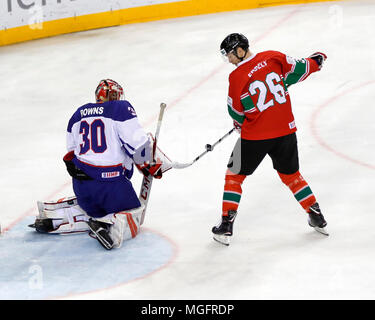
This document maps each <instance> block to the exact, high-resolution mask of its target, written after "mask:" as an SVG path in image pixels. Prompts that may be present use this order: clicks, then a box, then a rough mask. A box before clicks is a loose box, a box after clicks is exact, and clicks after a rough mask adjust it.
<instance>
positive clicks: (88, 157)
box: [67, 100, 148, 180]
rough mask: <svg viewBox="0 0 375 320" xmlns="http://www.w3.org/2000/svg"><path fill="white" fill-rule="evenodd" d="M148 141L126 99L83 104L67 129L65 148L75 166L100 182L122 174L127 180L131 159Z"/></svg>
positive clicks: (131, 163) (129, 173)
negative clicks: (71, 154) (72, 155)
mask: <svg viewBox="0 0 375 320" xmlns="http://www.w3.org/2000/svg"><path fill="white" fill-rule="evenodd" d="M147 140H148V137H147V135H146V134H145V132H144V130H143V129H142V127H141V126H140V124H139V122H138V118H137V115H136V113H135V110H134V108H133V107H132V105H131V104H130V103H129V102H128V101H126V100H122V101H108V102H104V103H101V104H100V106H98V104H94V103H88V104H86V105H83V106H81V107H79V108H78V109H77V111H76V112H75V113H74V114H73V116H72V117H71V119H70V121H69V124H68V128H67V148H68V152H69V151H72V150H73V151H74V155H75V159H73V162H74V164H75V165H76V166H77V167H78V168H80V169H81V170H83V171H85V172H86V173H87V174H88V175H89V176H91V177H92V178H94V179H99V180H107V179H114V178H117V177H120V176H121V175H122V174H124V173H125V174H126V175H127V176H129V177H130V176H131V174H132V172H133V160H132V156H133V155H134V152H135V150H137V149H138V148H139V147H141V146H142V145H144V144H145V143H146V142H147ZM124 150H125V152H124ZM98 155H100V156H98ZM124 168H125V172H124Z"/></svg>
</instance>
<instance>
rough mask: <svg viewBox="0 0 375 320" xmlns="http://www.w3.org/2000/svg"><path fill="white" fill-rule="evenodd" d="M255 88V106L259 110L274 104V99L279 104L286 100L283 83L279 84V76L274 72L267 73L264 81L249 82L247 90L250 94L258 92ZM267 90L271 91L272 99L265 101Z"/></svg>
mask: <svg viewBox="0 0 375 320" xmlns="http://www.w3.org/2000/svg"><path fill="white" fill-rule="evenodd" d="M257 89H258V90H259V97H258V102H257V108H258V109H259V111H260V112H262V111H264V110H266V109H267V108H269V107H272V106H273V105H274V104H275V101H274V100H276V101H277V102H278V103H279V104H283V103H285V102H286V97H285V90H284V87H283V85H282V84H281V78H280V76H279V75H278V74H277V73H275V72H271V73H269V74H267V77H266V81H265V82H262V81H259V80H256V81H254V82H252V83H251V84H250V86H249V92H250V94H251V95H252V96H254V95H256V94H257V93H258V91H257ZM268 90H269V91H271V93H272V94H273V96H274V99H270V100H269V101H267V102H266V97H267V93H268Z"/></svg>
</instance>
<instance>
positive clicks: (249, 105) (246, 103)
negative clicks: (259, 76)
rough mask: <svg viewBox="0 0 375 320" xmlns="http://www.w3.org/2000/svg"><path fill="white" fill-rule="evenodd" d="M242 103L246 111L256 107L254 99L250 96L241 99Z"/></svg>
mask: <svg viewBox="0 0 375 320" xmlns="http://www.w3.org/2000/svg"><path fill="white" fill-rule="evenodd" d="M241 103H242V105H243V108H244V110H245V111H248V110H251V109H254V108H255V105H254V102H253V100H251V98H250V97H249V96H246V97H245V98H242V99H241Z"/></svg>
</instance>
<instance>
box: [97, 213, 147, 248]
mask: <svg viewBox="0 0 375 320" xmlns="http://www.w3.org/2000/svg"><path fill="white" fill-rule="evenodd" d="M143 209H144V206H140V207H138V208H135V209H131V210H126V211H120V212H117V213H115V214H109V215H106V216H104V217H103V218H97V219H95V220H96V221H99V222H101V223H105V224H107V225H110V227H109V236H110V238H111V239H112V241H113V248H120V247H121V245H122V243H123V242H124V241H126V240H129V239H132V238H135V237H136V236H137V234H138V233H139V229H140V223H141V214H142V211H143Z"/></svg>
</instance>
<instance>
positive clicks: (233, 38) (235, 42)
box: [220, 33, 249, 56]
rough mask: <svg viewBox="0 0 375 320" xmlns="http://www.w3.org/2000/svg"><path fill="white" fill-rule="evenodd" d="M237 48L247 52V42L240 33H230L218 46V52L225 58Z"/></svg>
mask: <svg viewBox="0 0 375 320" xmlns="http://www.w3.org/2000/svg"><path fill="white" fill-rule="evenodd" d="M237 48H242V49H243V50H245V51H247V49H248V48H249V40H247V38H246V37H245V36H244V35H243V34H241V33H231V34H230V35H228V36H226V37H225V39H224V40H223V42H222V43H221V45H220V52H221V54H222V55H223V56H227V55H228V53H230V52H234V54H235V55H236V53H235V50H236V49H237Z"/></svg>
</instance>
